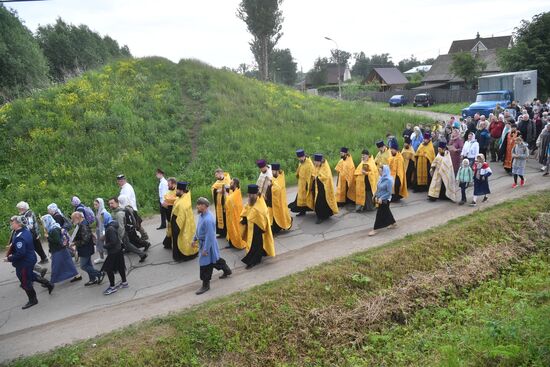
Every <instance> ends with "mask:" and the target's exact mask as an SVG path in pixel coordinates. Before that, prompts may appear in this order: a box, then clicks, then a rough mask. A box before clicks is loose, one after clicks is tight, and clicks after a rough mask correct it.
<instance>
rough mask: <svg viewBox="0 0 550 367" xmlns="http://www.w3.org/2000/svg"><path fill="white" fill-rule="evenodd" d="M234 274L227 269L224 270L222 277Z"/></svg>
mask: <svg viewBox="0 0 550 367" xmlns="http://www.w3.org/2000/svg"><path fill="white" fill-rule="evenodd" d="M231 274H233V272H232V271H231V270H230V269H227V270H226V271H224V272H223V274H222V275H220V279H226V278H229V276H230V275H231Z"/></svg>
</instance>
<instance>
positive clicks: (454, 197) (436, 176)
mask: <svg viewBox="0 0 550 367" xmlns="http://www.w3.org/2000/svg"><path fill="white" fill-rule="evenodd" d="M431 169H432V172H433V173H432V182H431V183H430V189H429V190H428V196H430V197H432V198H434V199H439V196H440V195H441V185H445V196H446V197H448V198H449V199H450V200H451V201H453V202H457V201H458V200H459V199H458V198H459V197H460V193H459V192H460V188H459V186H458V183H457V182H456V178H455V171H454V167H453V161H452V159H451V153H450V152H449V151H446V152H445V155H443V156H442V155H441V154H438V155H437V156H436V157H435V158H434V160H433V162H432V167H431Z"/></svg>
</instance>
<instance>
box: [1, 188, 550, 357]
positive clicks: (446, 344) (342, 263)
mask: <svg viewBox="0 0 550 367" xmlns="http://www.w3.org/2000/svg"><path fill="white" fill-rule="evenodd" d="M549 193H550V192H548V191H543V192H540V193H538V194H535V195H531V196H529V197H526V198H523V199H522V200H513V201H510V202H507V203H503V204H500V205H497V206H495V207H492V208H490V209H487V210H483V211H476V212H474V213H472V214H470V215H468V216H464V217H461V218H457V219H455V220H452V221H450V222H448V223H446V224H444V225H442V226H440V227H437V228H434V229H430V230H428V231H425V232H422V233H418V234H414V235H408V236H406V237H405V238H402V239H399V240H396V241H393V242H392V243H390V244H388V245H387V246H384V247H381V248H377V249H372V250H369V251H365V252H359V253H355V254H353V255H351V256H348V257H345V258H341V259H338V260H335V261H332V262H329V263H324V264H322V265H319V266H316V267H313V268H310V269H308V270H305V271H302V272H299V273H296V274H293V275H291V276H287V277H284V278H281V279H279V280H276V281H273V282H269V283H266V284H263V285H260V286H257V287H254V288H253V289H250V290H247V291H244V292H240V293H235V294H233V295H230V296H227V297H223V298H220V299H217V300H213V301H210V302H207V303H205V304H203V305H199V306H197V307H195V308H193V309H190V310H184V311H182V312H179V313H175V314H172V315H170V316H166V317H162V318H158V319H154V320H151V321H147V322H143V323H137V324H135V325H132V326H131V327H127V328H124V329H121V330H118V331H115V332H111V333H108V334H106V335H104V336H101V337H98V338H93V339H90V340H87V341H83V342H79V343H76V344H74V345H70V346H64V347H61V348H58V349H56V350H54V351H52V352H49V353H45V354H42V355H37V356H34V357H29V358H23V359H20V360H17V361H14V362H12V363H10V364H9V366H13V367H23V366H24V367H29V366H94V367H99V366H109V367H110V366H235V367H237V366H239V367H241V366H251V367H252V366H270V367H271V366H273V367H284V366H307V367H317V366H318V367H321V366H343V367H344V366H345V367H348V366H349V367H355V366H541V367H542V366H549V365H550V343H549V341H550V318H549V317H548V314H549V312H550V256H549V250H550V247H549V245H550V244H549V242H548V237H549V235H550V221H549V216H550V213H548V205H549V204H550V195H549ZM442 233H444V234H447V235H442ZM518 233H521V236H520V235H518ZM453 234H467V235H458V236H457V235H453Z"/></svg>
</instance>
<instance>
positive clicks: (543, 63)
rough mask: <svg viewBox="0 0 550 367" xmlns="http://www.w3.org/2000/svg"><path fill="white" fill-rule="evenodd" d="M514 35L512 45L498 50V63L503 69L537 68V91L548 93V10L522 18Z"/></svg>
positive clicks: (549, 17) (549, 60) (549, 53)
mask: <svg viewBox="0 0 550 367" xmlns="http://www.w3.org/2000/svg"><path fill="white" fill-rule="evenodd" d="M514 36H515V45H514V47H512V48H511V49H503V50H501V51H500V52H499V64H500V65H502V67H503V69H504V70H505V71H519V70H537V71H538V83H539V93H540V94H546V95H550V49H549V48H548V45H549V44H550V12H546V13H541V14H537V15H535V16H534V17H533V19H532V20H531V21H530V22H528V21H526V20H523V21H522V22H521V25H520V27H519V28H517V30H516V32H515V34H514Z"/></svg>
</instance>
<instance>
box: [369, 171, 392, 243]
mask: <svg viewBox="0 0 550 367" xmlns="http://www.w3.org/2000/svg"><path fill="white" fill-rule="evenodd" d="M392 190H393V178H392V176H391V172H390V167H389V166H388V165H384V166H382V168H380V178H379V179H378V184H377V186H376V194H375V200H376V203H377V204H378V210H377V211H376V220H375V221H374V228H373V230H372V231H370V232H369V236H374V235H375V234H376V233H377V232H376V230H378V229H380V228H386V227H388V228H395V227H396V226H397V225H396V223H395V219H394V218H393V214H392V212H391V210H390V202H391V196H392Z"/></svg>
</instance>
